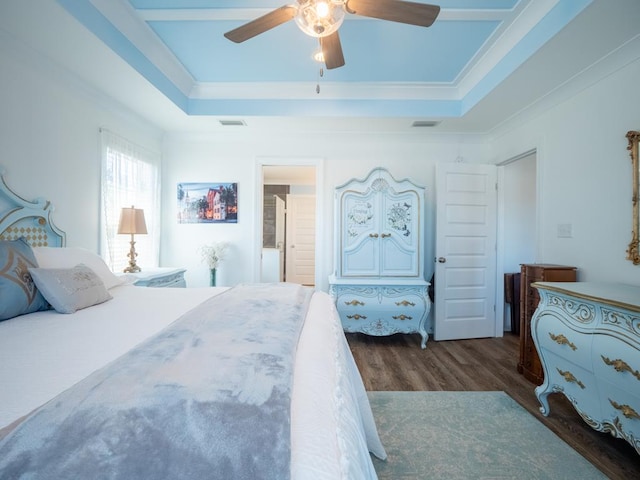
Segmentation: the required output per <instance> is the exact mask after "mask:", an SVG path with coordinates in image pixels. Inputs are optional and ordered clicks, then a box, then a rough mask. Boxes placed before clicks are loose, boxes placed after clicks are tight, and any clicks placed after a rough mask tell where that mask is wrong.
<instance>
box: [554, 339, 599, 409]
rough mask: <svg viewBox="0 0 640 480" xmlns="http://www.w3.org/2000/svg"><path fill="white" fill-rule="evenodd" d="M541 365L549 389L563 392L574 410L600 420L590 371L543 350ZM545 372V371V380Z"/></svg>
mask: <svg viewBox="0 0 640 480" xmlns="http://www.w3.org/2000/svg"><path fill="white" fill-rule="evenodd" d="M541 358H542V359H543V363H544V364H545V365H547V368H548V375H549V376H548V379H546V381H548V382H549V386H550V389H551V390H553V391H561V392H563V393H564V394H565V395H566V396H567V398H569V399H570V400H571V402H572V403H573V404H574V406H575V408H576V409H578V410H579V411H580V412H581V413H583V414H586V415H587V416H589V417H591V418H600V415H601V412H600V401H599V399H598V387H597V381H596V377H595V376H594V375H593V373H591V372H590V371H588V370H586V369H584V368H582V367H580V366H578V365H576V364H574V363H572V362H569V361H568V360H566V359H564V358H562V357H559V356H557V355H555V354H554V353H552V352H549V351H546V350H543V351H542V354H541ZM546 374H547V371H545V378H546Z"/></svg>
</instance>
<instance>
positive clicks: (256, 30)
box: [224, 5, 297, 43]
mask: <svg viewBox="0 0 640 480" xmlns="http://www.w3.org/2000/svg"><path fill="white" fill-rule="evenodd" d="M296 11H297V9H296V7H294V6H291V5H285V6H284V7H280V8H277V9H275V10H273V11H272V12H269V13H267V14H266V15H263V16H261V17H258V18H256V19H255V20H252V21H250V22H249V23H245V24H244V25H242V26H240V27H238V28H236V29H234V30H231V31H229V32H227V33H225V34H224V36H225V37H227V38H228V39H229V40H231V41H232V42H236V43H242V42H244V41H245V40H249V39H250V38H253V37H255V36H256V35H260V34H261V33H264V32H266V31H267V30H271V29H272V28H274V27H277V26H278V25H282V24H283V23H286V22H288V21H289V20H291V19H292V18H293V17H295V16H296Z"/></svg>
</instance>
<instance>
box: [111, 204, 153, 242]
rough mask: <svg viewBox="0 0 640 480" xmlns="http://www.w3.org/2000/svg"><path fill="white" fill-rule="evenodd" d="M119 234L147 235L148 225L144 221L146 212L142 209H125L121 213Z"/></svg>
mask: <svg viewBox="0 0 640 480" xmlns="http://www.w3.org/2000/svg"><path fill="white" fill-rule="evenodd" d="M118 233H130V234H136V235H139V234H144V233H147V224H146V223H145V221H144V210H143V209H141V208H133V205H132V206H131V208H127V207H125V208H123V209H122V211H121V212H120V222H119V223H118Z"/></svg>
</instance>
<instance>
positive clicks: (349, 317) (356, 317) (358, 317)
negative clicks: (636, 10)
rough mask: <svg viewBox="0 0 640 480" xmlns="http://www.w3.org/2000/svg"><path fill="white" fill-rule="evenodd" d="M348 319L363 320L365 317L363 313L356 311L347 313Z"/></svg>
mask: <svg viewBox="0 0 640 480" xmlns="http://www.w3.org/2000/svg"><path fill="white" fill-rule="evenodd" d="M347 318H348V319H353V320H360V319H363V320H365V319H366V318H367V317H366V316H365V315H360V314H358V313H356V314H355V315H347Z"/></svg>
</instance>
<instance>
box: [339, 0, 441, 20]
mask: <svg viewBox="0 0 640 480" xmlns="http://www.w3.org/2000/svg"><path fill="white" fill-rule="evenodd" d="M345 8H346V10H347V12H349V13H353V14H355V15H362V16H364V17H372V18H379V19H381V20H390V21H392V22H400V23H408V24H410V25H418V26H420V27H430V26H431V25H432V24H433V22H435V20H436V18H437V17H438V14H439V13H440V6H438V5H427V4H425V3H416V2H405V1H403V0H348V1H347V3H346V5H345Z"/></svg>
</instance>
